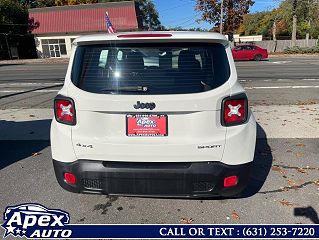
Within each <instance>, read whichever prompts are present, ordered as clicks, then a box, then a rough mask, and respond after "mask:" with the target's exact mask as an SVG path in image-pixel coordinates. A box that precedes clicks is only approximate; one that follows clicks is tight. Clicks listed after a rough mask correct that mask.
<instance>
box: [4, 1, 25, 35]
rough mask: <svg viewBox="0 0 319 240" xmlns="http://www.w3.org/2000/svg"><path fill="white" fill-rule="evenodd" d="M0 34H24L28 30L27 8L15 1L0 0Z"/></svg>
mask: <svg viewBox="0 0 319 240" xmlns="http://www.w3.org/2000/svg"><path fill="white" fill-rule="evenodd" d="M0 26H1V33H15V34H24V33H26V32H27V29H28V11H27V8H26V7H25V6H24V5H22V4H21V3H20V2H19V1H16V0H0Z"/></svg>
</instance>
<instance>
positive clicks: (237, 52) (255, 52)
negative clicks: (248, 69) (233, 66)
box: [232, 44, 268, 61]
mask: <svg viewBox="0 0 319 240" xmlns="http://www.w3.org/2000/svg"><path fill="white" fill-rule="evenodd" d="M232 54H233V57H234V60H255V61H260V60H263V59H267V58H268V52H267V49H263V48H261V47H258V46H256V45H248V44H246V45H238V46H236V47H234V48H233V49H232Z"/></svg>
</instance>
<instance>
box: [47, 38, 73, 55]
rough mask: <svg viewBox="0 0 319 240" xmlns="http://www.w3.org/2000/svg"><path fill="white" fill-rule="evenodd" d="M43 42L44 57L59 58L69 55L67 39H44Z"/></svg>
mask: <svg viewBox="0 0 319 240" xmlns="http://www.w3.org/2000/svg"><path fill="white" fill-rule="evenodd" d="M41 43H42V50H43V56H44V57H54V58H59V57H61V56H63V55H67V51H66V46H65V39H42V40H41Z"/></svg>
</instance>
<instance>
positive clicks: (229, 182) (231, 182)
mask: <svg viewBox="0 0 319 240" xmlns="http://www.w3.org/2000/svg"><path fill="white" fill-rule="evenodd" d="M237 183H238V177H237V176H229V177H226V178H224V187H225V188H227V187H233V186H235V185H237Z"/></svg>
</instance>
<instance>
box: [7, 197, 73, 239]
mask: <svg viewBox="0 0 319 240" xmlns="http://www.w3.org/2000/svg"><path fill="white" fill-rule="evenodd" d="M3 219H4V223H3V224H2V225H1V227H3V228H4V230H5V234H4V238H5V237H7V236H9V235H12V236H14V237H23V236H25V237H27V238H67V237H70V236H71V234H72V231H71V230H70V229H66V228H65V225H66V224H68V223H69V221H70V217H69V214H68V213H67V212H65V211H62V210H58V209H48V208H46V207H44V206H42V205H40V204H33V203H28V204H21V205H17V206H8V207H7V208H6V210H5V212H4V213H3Z"/></svg>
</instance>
